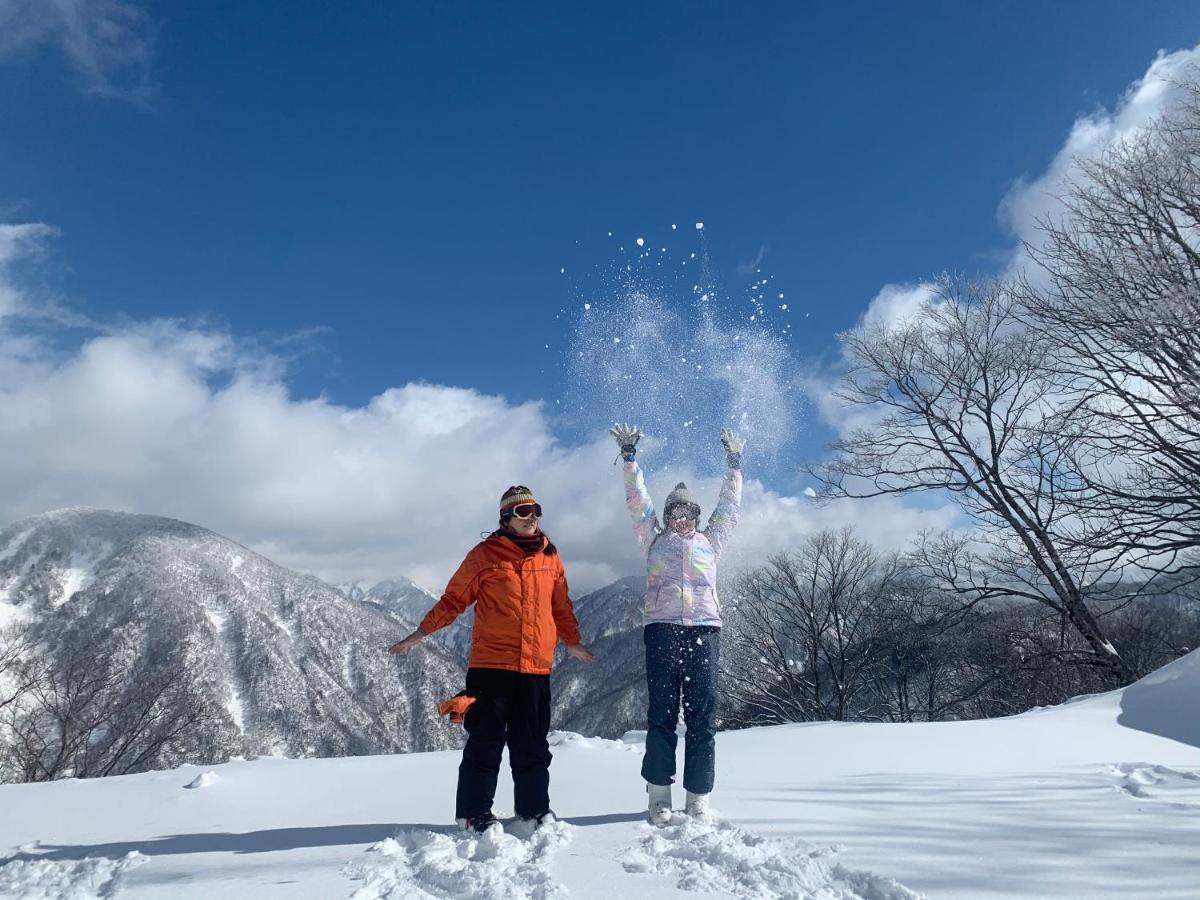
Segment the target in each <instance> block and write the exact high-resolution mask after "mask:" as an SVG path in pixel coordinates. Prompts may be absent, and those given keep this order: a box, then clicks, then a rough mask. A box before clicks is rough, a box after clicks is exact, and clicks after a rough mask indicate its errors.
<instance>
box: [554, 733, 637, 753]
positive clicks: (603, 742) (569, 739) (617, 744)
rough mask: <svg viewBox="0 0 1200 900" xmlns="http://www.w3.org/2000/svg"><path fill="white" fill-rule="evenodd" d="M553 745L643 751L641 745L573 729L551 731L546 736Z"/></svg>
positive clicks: (585, 748) (587, 748)
mask: <svg viewBox="0 0 1200 900" xmlns="http://www.w3.org/2000/svg"><path fill="white" fill-rule="evenodd" d="M546 742H547V743H548V744H549V745H550V746H551V747H576V748H578V749H580V750H624V751H630V750H631V751H634V752H639V753H640V752H641V748H640V747H635V746H631V745H630V744H628V743H626V742H625V741H624V740H620V741H614V740H612V739H610V738H602V737H584V736H583V735H581V734H576V733H575V732H573V731H551V732H550V734H549V735H547V737H546Z"/></svg>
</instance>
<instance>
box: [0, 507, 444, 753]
mask: <svg viewBox="0 0 1200 900" xmlns="http://www.w3.org/2000/svg"><path fill="white" fill-rule="evenodd" d="M5 622H8V623H9V624H10V625H14V624H23V625H24V626H25V627H28V628H29V629H31V633H32V634H33V635H34V636H35V637H36V639H37V641H38V642H39V644H40V645H41V648H42V651H41V652H42V653H43V654H44V655H45V656H46V657H47V658H56V657H57V658H59V659H63V658H66V656H67V655H74V654H77V653H78V652H79V651H80V649H81V648H82V649H83V650H84V651H85V652H84V654H83V655H82V656H81V658H85V659H86V658H88V657H91V658H94V659H95V660H97V661H98V662H97V666H99V662H100V661H104V660H107V659H121V660H122V665H123V666H124V667H125V669H126V671H125V672H124V674H123V676H122V677H123V680H124V681H125V682H127V684H126V685H125V686H124V688H123V689H125V690H129V691H134V690H135V689H136V687H137V684H138V682H140V681H144V680H145V681H152V680H153V679H154V677H155V675H156V673H160V672H164V671H166V669H165V667H166V666H168V665H171V666H174V667H175V668H174V669H172V670H171V671H173V672H178V673H180V674H179V675H178V676H172V677H174V678H175V680H176V681H177V682H178V683H177V684H175V685H174V686H173V689H172V691H173V693H172V696H173V697H174V700H173V702H175V703H182V704H191V705H193V706H194V708H195V709H198V710H201V711H202V712H203V716H202V718H203V719H204V721H205V723H206V724H205V725H204V726H203V728H200V729H199V730H196V733H195V734H193V735H192V736H191V737H189V738H188V739H187V740H186V741H184V742H182V743H177V744H176V745H172V746H170V747H168V748H166V749H165V750H164V751H163V758H156V759H153V760H148V761H147V762H148V763H149V764H148V765H147V766H145V767H150V768H153V767H157V766H161V765H171V764H173V763H174V762H177V761H184V760H186V761H190V762H200V761H206V760H215V759H223V758H226V757H228V756H229V755H252V754H258V755H262V754H282V755H287V756H341V755H351V754H363V753H388V752H404V751H415V750H431V749H444V748H449V747H454V746H458V745H459V744H460V743H461V741H462V733H461V729H459V728H456V727H453V726H450V725H449V724H448V723H447V722H446V721H445V720H443V719H441V718H439V717H438V715H437V712H436V702H437V701H438V700H439V699H442V698H444V697H446V696H449V695H451V694H453V693H455V692H456V691H457V690H459V688H460V686H461V684H462V682H463V678H464V668H463V664H462V662H461V661H459V660H458V659H457V658H456V657H455V656H454V655H452V654H449V653H446V652H445V651H443V650H442V649H441V648H440V647H436V646H433V647H430V648H428V649H427V650H426V652H424V653H422V654H421V655H420V657H416V656H411V655H410V656H405V657H390V656H389V655H388V654H387V647H388V645H389V644H390V643H391V642H392V641H394V640H395V639H396V637H397V634H398V632H399V631H401V630H402V629H398V628H397V623H396V621H395V618H394V617H393V616H392V615H390V614H388V613H387V612H385V611H384V610H383V609H381V608H379V607H377V606H375V605H373V604H371V603H361V602H354V601H351V600H350V599H348V598H347V597H346V596H344V595H343V594H342V593H341V592H339V591H337V590H335V589H334V588H332V587H330V586H329V585H327V584H325V583H323V582H321V581H320V580H318V579H316V578H313V577H311V576H307V575H300V574H298V573H295V572H292V571H290V570H288V569H285V568H283V567H282V566H279V565H276V564H275V563H273V562H271V561H270V560H268V559H266V558H264V557H262V556H260V555H259V554H257V553H254V552H253V551H251V550H249V549H247V548H246V547H243V546H241V545H240V544H237V543H235V542H233V541H231V540H229V539H227V538H224V537H221V536H220V535H218V534H215V533H214V532H211V531H208V530H206V529H204V528H200V527H198V526H195V525H189V524H187V523H184V522H179V521H176V520H173V519H166V518H161V517H157V516H145V515H135V514H130V513H119V512H110V511H106V510H96V509H87V508H75V509H65V510H58V511H55V512H50V513H46V514H43V515H39V516H33V517H31V518H29V519H25V520H23V521H21V522H17V523H15V524H14V525H11V526H9V527H8V528H6V529H4V530H3V531H0V624H3V623H5ZM118 674H120V673H118Z"/></svg>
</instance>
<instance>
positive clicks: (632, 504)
mask: <svg viewBox="0 0 1200 900" xmlns="http://www.w3.org/2000/svg"><path fill="white" fill-rule="evenodd" d="M741 503H742V473H741V471H740V470H739V469H730V470H729V471H728V472H726V473H725V480H724V481H723V482H722V483H721V496H720V499H719V500H718V501H717V506H716V508H715V509H714V510H713V512H712V515H711V516H709V518H708V525H707V526H706V527H705V528H704V529H703V530H697V531H695V532H693V533H692V534H691V535H690V536H688V537H682V536H680V535H678V534H676V533H675V532H674V531H671V530H670V529H669V528H667V529H664V528H663V526H662V525H661V524H660V523H659V521H658V516H657V515H656V514H655V512H654V502H653V501H652V500H651V499H650V492H649V491H647V490H646V481H645V479H644V478H643V477H642V470H641V469H639V468H638V464H637V463H636V462H626V463H625V504H626V506H628V507H629V514H630V515H631V516H632V517H633V532H634V534H635V535H637V539H638V543H639V544H640V545H641V548H642V551H643V552H644V553H645V554H646V608H645V623H646V624H647V625H648V624H650V623H652V622H671V623H674V624H676V625H720V624H721V603H720V600H719V599H718V598H717V563H718V561H719V560H720V558H721V551H722V550H723V549H724V548H725V544H726V543H727V542H728V540H729V537H730V535H731V534H733V529H734V527H735V526H736V525H737V520H738V510H739V509H740V507H741Z"/></svg>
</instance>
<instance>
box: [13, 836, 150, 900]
mask: <svg viewBox="0 0 1200 900" xmlns="http://www.w3.org/2000/svg"><path fill="white" fill-rule="evenodd" d="M21 849H22V850H24V849H25V848H24V847H23V848H21ZM36 850H37V847H36V845H35V846H33V847H31V848H30V852H31V853H33V852H36ZM148 860H149V857H147V856H145V855H143V854H141V853H138V852H137V851H136V850H133V851H130V852H129V853H126V854H125V855H124V856H123V857H121V858H120V859H104V858H94V859H81V860H52V859H37V858H36V856H27V857H24V858H20V859H15V860H13V861H11V862H8V863H5V864H4V865H3V866H0V897H17V898H22V900H49V898H53V897H71V898H73V900H92V898H96V900H99V898H101V897H113V896H116V894H117V891H119V890H120V888H121V881H122V878H123V876H124V874H125V873H126V872H128V871H129V870H130V869H133V868H136V867H137V866H140V865H142V864H144V863H146V862H147V861H148Z"/></svg>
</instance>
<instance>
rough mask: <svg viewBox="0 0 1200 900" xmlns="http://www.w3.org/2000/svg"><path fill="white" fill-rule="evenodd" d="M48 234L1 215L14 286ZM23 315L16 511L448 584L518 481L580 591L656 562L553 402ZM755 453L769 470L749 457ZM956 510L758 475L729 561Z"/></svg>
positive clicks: (2, 470)
mask: <svg viewBox="0 0 1200 900" xmlns="http://www.w3.org/2000/svg"><path fill="white" fill-rule="evenodd" d="M48 233H49V232H48V231H47V230H45V228H44V226H32V227H28V228H24V229H22V228H21V227H16V228H14V227H9V228H7V229H5V230H0V291H5V292H7V293H4V294H2V295H4V296H16V297H17V298H18V300H19V301H21V302H24V301H23V300H22V297H21V295H20V294H18V293H17V292H16V290H15V288H14V287H13V285H12V282H11V279H10V277H8V276H9V275H10V274H11V268H12V264H13V263H15V262H16V261H17V260H18V258H19V256H20V254H21V253H22V251H24V252H26V253H28V252H32V251H33V250H35V249H36V247H37V246H38V243H39V241H40V240H41V239H42V238H44V237H45V235H46V234H48ZM6 273H7V274H6ZM24 312H25V313H26V314H30V313H33V312H36V311H35V310H31V309H28V308H25V310H24ZM21 322H22V319H21V318H20V317H19V316H10V317H8V318H6V319H0V375H2V376H3V377H2V378H0V446H3V447H4V453H3V454H0V525H3V524H8V523H10V522H12V521H15V520H16V519H18V518H21V517H23V516H26V515H30V514H34V513H38V512H43V511H45V510H48V509H54V508H58V507H63V506H75V505H87V506H98V507H106V508H114V509H125V510H130V511H136V512H147V513H156V514H160V515H167V516H171V517H175V518H179V519H183V520H185V521H189V522H194V523H196V524H199V525H202V526H205V527H208V528H211V529H213V530H215V531H217V532H219V533H222V534H225V535H227V536H229V537H232V538H234V539H236V540H239V541H241V542H243V543H246V544H247V545H249V546H251V547H253V548H254V549H256V550H259V551H260V552H262V553H264V554H266V555H267V556H269V557H271V558H273V559H275V560H277V561H278V562H281V563H283V564H285V565H289V566H292V567H295V568H298V569H301V570H303V571H309V572H313V573H314V574H317V575H320V576H322V577H324V578H327V579H329V580H334V581H342V580H347V579H351V578H367V579H375V578H382V577H387V576H392V575H397V574H404V575H408V576H409V577H412V578H413V579H414V580H416V581H418V582H419V583H421V584H423V585H424V586H426V587H429V588H431V589H433V590H438V589H440V587H441V586H442V585H443V584H444V583H445V580H446V579H447V577H448V576H449V575H450V573H451V572H452V571H453V569H454V567H455V566H456V565H457V564H458V562H459V561H460V560H461V559H462V556H463V555H464V554H465V552H466V551H467V550H468V549H469V548H470V547H471V546H472V545H473V544H474V543H475V542H476V541H477V540H478V539H479V536H480V533H481V532H485V531H488V530H491V529H492V528H493V527H494V526H495V522H496V517H497V508H498V504H499V498H500V494H501V493H502V492H503V491H504V489H505V488H506V487H508V485H510V484H513V483H517V482H520V483H524V484H528V485H530V486H531V487H533V489H534V490H535V491H536V492H537V494H538V497H539V499H540V500H541V501H542V503H543V505H544V506H545V508H546V511H547V519H546V523H545V524H546V528H547V531H548V532H549V533H550V534H551V535H552V536H553V537H554V538H555V540H556V541H557V542H558V543H559V545H560V547H561V548H562V551H563V555H564V559H565V560H566V562H567V564H568V572H569V575H570V578H571V580H572V582H573V583H574V585H575V586H576V588H577V589H587V588H594V587H597V586H600V585H602V584H606V583H608V582H609V581H611V580H613V579H615V578H617V577H620V576H623V575H630V574H640V573H641V572H642V571H643V565H644V562H643V560H641V559H640V557H639V553H638V550H637V547H636V544H635V543H634V539H633V537H632V534H631V529H630V525H629V522H628V517H627V513H626V511H625V505H624V490H623V486H622V481H621V470H620V468H619V467H616V466H614V465H612V461H613V455H614V453H615V448H614V447H613V446H612V443H611V439H610V438H609V437H608V435H607V434H598V435H597V436H596V438H595V440H594V441H592V442H590V443H587V444H585V445H583V446H564V445H562V444H561V443H560V442H559V441H558V440H557V438H556V437H555V435H554V434H553V431H552V427H551V424H550V419H549V417H548V415H547V412H546V410H544V409H543V406H542V405H541V404H540V403H520V404H517V403H511V402H509V401H507V400H506V399H505V398H503V397H499V396H490V395H486V394H482V393H479V392H477V391H473V390H467V389H462V388H451V387H444V386H439V385H430V384H408V385H404V386H403V387H396V388H390V389H388V390H385V391H383V392H381V393H380V394H379V395H377V396H376V397H374V398H373V399H371V400H370V402H368V403H367V404H365V405H363V406H359V407H351V406H344V405H339V404H336V403H332V402H330V401H329V400H327V399H324V398H318V399H311V400H300V399H296V398H295V397H293V396H292V395H291V394H290V392H289V390H288V387H287V383H286V379H285V377H284V375H283V373H284V366H283V364H282V363H281V361H280V360H278V359H276V358H275V357H273V356H272V354H271V353H270V352H268V351H265V350H263V349H262V348H261V347H260V346H258V345H256V344H254V343H252V342H247V341H242V340H239V339H237V338H235V337H234V336H232V335H230V334H227V333H224V332H221V331H217V330H213V329H211V328H204V327H199V326H193V325H187V324H184V323H180V322H170V321H151V322H140V323H133V324H128V325H123V326H121V327H119V328H110V329H107V330H95V331H93V332H92V333H91V334H90V336H89V337H88V338H87V339H86V340H85V341H84V342H83V343H82V344H81V345H79V346H78V347H77V348H76V349H75V350H73V351H69V352H66V353H65V354H64V353H63V352H62V351H61V350H52V348H51V345H50V344H49V343H43V342H41V341H39V340H38V339H37V338H34V337H30V336H28V335H24V336H22V334H21V333H20V331H19V328H18V326H19V325H20V324H21ZM646 457H647V459H648V461H650V462H653V458H654V447H653V444H649V445H648V446H647V449H646ZM747 464H748V467H749V472H750V474H751V475H753V472H754V467H753V455H752V454H748V455H747ZM681 478H683V479H685V480H687V481H688V483H689V484H692V485H693V487H694V489H695V491H696V493H697V495H698V496H699V497H700V498H701V501H702V503H703V504H704V506H705V515H707V514H708V511H709V510H711V504H712V503H713V502H715V499H716V495H717V491H718V486H719V476H717V475H715V474H712V473H709V475H708V476H707V477H699V478H698V477H696V475H695V473H694V472H691V471H686V470H678V469H676V470H671V471H664V472H661V473H657V474H654V475H652V476H651V478H650V485H651V489H652V491H653V492H654V496H655V497H656V498H658V499H660V500H661V498H662V497H663V496H664V495H665V494H666V493H667V491H668V490H669V489H670V488H671V487H672V486H673V485H674V484H675V482H676V481H677V480H679V479H681ZM944 517H945V514H944V513H941V512H933V513H930V512H922V511H915V510H910V509H907V508H905V507H904V506H902V505H900V504H898V503H895V502H892V501H881V502H879V503H876V504H874V505H867V504H853V505H851V504H841V505H839V504H834V505H832V506H828V507H814V506H813V504H812V503H810V502H808V501H807V500H805V499H803V498H795V497H789V496H784V495H780V494H778V493H775V492H772V491H770V490H767V489H766V488H765V487H764V486H763V485H762V484H761V482H759V481H757V480H755V479H753V478H752V479H750V480H749V481H748V482H747V484H746V492H745V504H744V517H743V523H742V525H741V527H740V528H739V531H738V534H737V536H736V538H735V540H734V542H733V546H732V547H731V550H730V556H729V563H728V567H734V566H736V565H739V564H744V563H747V562H755V561H757V560H760V559H761V558H762V557H763V556H764V555H765V554H768V553H774V552H777V551H780V550H785V549H788V548H790V547H794V546H796V543H797V542H798V540H799V539H800V537H802V536H803V535H805V534H807V533H809V532H811V531H812V530H814V529H816V528H820V527H836V526H839V525H841V524H844V523H847V522H860V523H861V531H862V533H863V534H864V536H866V537H869V538H872V539H877V540H879V541H880V542H881V544H884V545H887V546H894V545H895V543H896V541H897V538H898V537H900V536H907V535H911V534H912V533H914V531H915V530H916V529H917V528H918V527H922V525H927V524H935V523H936V522H939V521H941V520H942V519H944ZM728 567H727V568H728Z"/></svg>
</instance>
